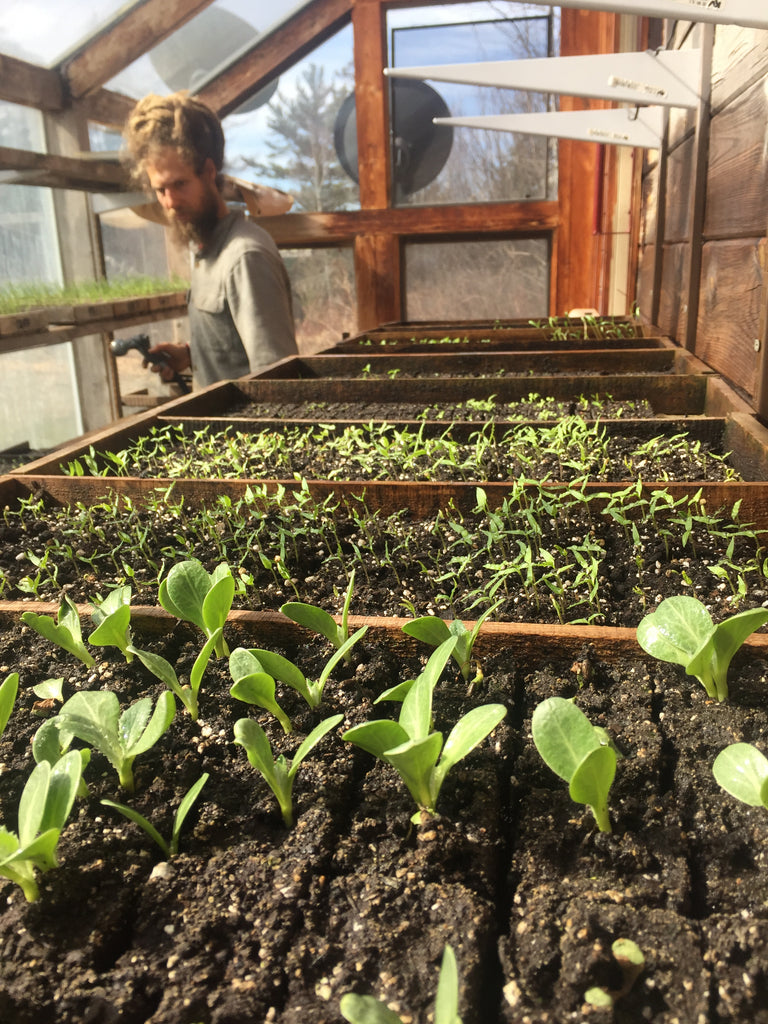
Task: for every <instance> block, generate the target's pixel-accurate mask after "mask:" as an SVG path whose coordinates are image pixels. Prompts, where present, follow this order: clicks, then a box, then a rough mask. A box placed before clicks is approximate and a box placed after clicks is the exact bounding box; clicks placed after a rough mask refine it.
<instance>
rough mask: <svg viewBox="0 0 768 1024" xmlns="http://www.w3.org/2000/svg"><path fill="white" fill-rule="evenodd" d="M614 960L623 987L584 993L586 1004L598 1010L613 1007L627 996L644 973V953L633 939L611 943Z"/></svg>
mask: <svg viewBox="0 0 768 1024" xmlns="http://www.w3.org/2000/svg"><path fill="white" fill-rule="evenodd" d="M611 952H612V953H613V958H614V960H615V961H616V963H617V964H618V965H619V969H620V970H621V987H620V988H618V989H607V988H601V987H600V986H597V985H596V986H595V987H594V988H590V989H587V991H586V992H585V993H584V1002H585V1003H589V1005H590V1006H594V1007H597V1008H601V1007H612V1006H613V1005H614V1004H615V1003H616V1001H617V1000H618V999H621V997H622V996H625V995H627V993H628V992H629V991H630V990H631V988H632V986H633V985H634V984H635V982H636V981H637V979H638V978H639V977H640V975H641V974H642V973H643V968H644V967H645V956H644V955H643V951H642V950H641V949H640V947H639V946H638V945H637V943H636V942H633V941H632V939H616V941H615V942H613V943H611Z"/></svg>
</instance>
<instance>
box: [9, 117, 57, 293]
mask: <svg viewBox="0 0 768 1024" xmlns="http://www.w3.org/2000/svg"><path fill="white" fill-rule="evenodd" d="M0 145H2V146H10V147H11V148H14V149H28V150H32V151H33V152H37V153H42V152H44V151H45V140H44V137H43V122H42V117H41V115H40V112H39V111H37V110H32V109H31V108H29V107H22V106H18V105H17V104H15V103H2V102H0ZM55 231H56V229H55V221H54V213H53V197H52V195H51V190H50V189H48V188H37V187H35V186H32V185H2V186H0V281H2V282H3V283H4V284H10V283H12V282H22V281H23V282H30V283H31V282H45V283H46V284H60V283H61V265H60V263H59V249H58V242H57V240H56V233H55Z"/></svg>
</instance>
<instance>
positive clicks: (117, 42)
mask: <svg viewBox="0 0 768 1024" xmlns="http://www.w3.org/2000/svg"><path fill="white" fill-rule="evenodd" d="M211 3H212V0H144V2H143V3H138V4H135V5H134V6H133V7H131V8H129V9H128V10H127V11H125V12H124V13H122V14H121V15H120V16H119V17H117V18H115V19H114V20H113V21H112V22H110V24H109V25H107V26H106V27H105V28H104V29H102V30H100V31H99V32H97V33H96V35H94V36H93V37H92V38H91V39H90V40H89V41H88V42H87V43H85V44H84V45H83V46H82V47H81V48H80V49H79V50H78V51H77V52H76V53H75V54H73V55H70V56H68V57H67V58H66V60H65V61H64V62H63V64H62V66H61V68H60V71H61V73H62V74H63V76H64V79H65V81H66V84H67V88H68V90H69V93H70V95H71V96H72V97H73V98H74V99H79V98H80V97H81V96H86V95H87V94H88V93H91V92H93V91H94V89H98V88H99V86H102V85H104V83H105V82H108V81H109V80H110V79H111V78H114V76H115V75H116V74H118V73H119V72H120V71H122V70H123V68H126V67H128V65H129V64H131V63H133V61H134V60H137V59H138V58H139V57H141V56H142V54H144V53H147V51H149V50H151V49H152V48H153V47H154V46H157V44H158V43H161V42H162V41H163V40H164V39H166V38H167V37H168V36H169V35H171V34H172V33H173V32H175V31H176V29H178V28H181V26H182V25H184V24H186V23H187V22H188V21H190V20H191V19H192V18H193V17H194V16H195V15H196V14H199V13H200V11H202V10H205V8H206V7H208V6H209V4H211Z"/></svg>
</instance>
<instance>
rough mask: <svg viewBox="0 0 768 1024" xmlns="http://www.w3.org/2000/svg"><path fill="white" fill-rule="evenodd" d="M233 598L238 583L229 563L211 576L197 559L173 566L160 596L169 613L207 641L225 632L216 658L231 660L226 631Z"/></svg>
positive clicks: (163, 584)
mask: <svg viewBox="0 0 768 1024" xmlns="http://www.w3.org/2000/svg"><path fill="white" fill-rule="evenodd" d="M234 596H235V581H234V578H233V576H232V572H231V570H230V568H229V566H228V565H227V564H226V562H222V563H221V564H220V565H217V566H216V568H215V569H214V571H213V572H212V573H209V572H208V571H207V570H206V569H205V568H204V566H203V564H202V563H201V562H198V561H197V559H195V558H191V559H188V560H187V561H185V562H177V563H176V565H174V566H172V567H171V570H170V571H169V573H168V575H167V576H166V578H165V579H164V580H163V581H162V583H161V584H160V589H159V592H158V600H159V601H160V604H161V605H162V607H163V608H165V610H166V611H167V612H169V613H170V614H171V615H174V616H175V617H176V618H177V619H182V620H183V621H184V622H191V623H193V624H194V625H196V626H198V627H199V628H200V629H202V631H203V633H205V635H206V637H208V639H210V638H211V636H213V634H214V633H216V631H217V630H221V631H222V632H221V634H220V635H219V639H218V641H217V643H216V645H215V648H214V652H215V654H216V657H217V658H228V657H229V648H228V647H227V643H226V641H225V640H224V633H223V630H224V625H225V623H226V621H227V616H228V615H229V611H230V609H231V607H232V601H233V599H234Z"/></svg>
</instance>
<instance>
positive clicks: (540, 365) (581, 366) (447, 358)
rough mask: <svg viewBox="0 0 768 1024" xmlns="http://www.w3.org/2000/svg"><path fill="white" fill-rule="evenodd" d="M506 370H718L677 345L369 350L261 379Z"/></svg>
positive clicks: (285, 363)
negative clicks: (371, 355) (372, 354)
mask: <svg viewBox="0 0 768 1024" xmlns="http://www.w3.org/2000/svg"><path fill="white" fill-rule="evenodd" d="M502 371H504V372H505V373H507V374H520V375H525V376H529V375H531V374H537V375H542V374H546V375H551V374H565V375H571V376H573V375H577V374H599V375H606V374H608V375H615V374H619V373H634V374H639V373H640V374H658V373H681V374H685V373H713V372H714V371H713V370H711V369H710V367H708V366H707V365H706V363H703V362H702V361H701V360H700V359H698V358H696V357H695V356H693V355H692V354H691V353H690V352H686V351H684V350H682V349H673V348H642V349H619V350H617V351H613V350H606V349H583V350H581V351H570V352H569V351H551V352H547V351H541V350H538V351H530V352H500V351H498V350H493V351H489V352H480V351H473V352H465V351H463V350H459V349H456V350H453V349H452V350H451V351H447V352H438V353H430V352H422V351H418V352H417V351H408V352H400V351H399V350H398V351H396V352H391V351H387V350H384V351H383V352H380V353H378V354H377V356H376V359H375V361H374V362H373V363H371V359H370V358H369V357H368V356H367V355H364V354H362V353H361V354H347V353H342V352H338V353H335V354H334V353H329V354H327V355H315V356H291V357H289V358H287V359H281V360H280V362H278V363H274V364H273V365H272V366H270V367H268V368H267V369H266V370H264V371H263V372H261V373H258V374H256V377H257V378H258V379H259V380H264V379H281V378H283V379H293V378H299V377H305V378H317V377H321V378H326V377H348V378H352V379H360V378H363V377H365V376H366V374H368V373H375V374H378V375H379V376H381V375H383V374H388V373H391V374H392V375H393V376H394V377H396V378H397V379H398V380H403V379H406V378H409V377H414V376H424V377H429V376H437V375H439V376H440V377H462V376H473V375H474V376H478V377H492V376H495V375H498V374H499V373H500V372H502Z"/></svg>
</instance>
